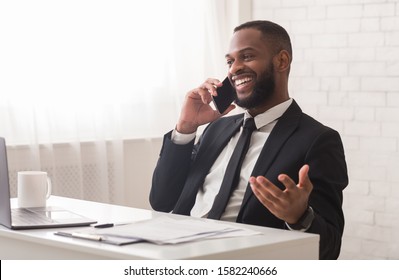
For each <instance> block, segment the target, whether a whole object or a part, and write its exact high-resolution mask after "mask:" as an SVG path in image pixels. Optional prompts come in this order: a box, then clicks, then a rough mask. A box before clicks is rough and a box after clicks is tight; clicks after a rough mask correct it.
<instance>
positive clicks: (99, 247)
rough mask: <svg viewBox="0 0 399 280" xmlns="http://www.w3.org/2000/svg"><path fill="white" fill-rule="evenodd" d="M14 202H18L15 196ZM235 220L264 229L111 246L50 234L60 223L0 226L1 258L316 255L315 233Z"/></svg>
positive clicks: (100, 210) (84, 207) (84, 209)
mask: <svg viewBox="0 0 399 280" xmlns="http://www.w3.org/2000/svg"><path fill="white" fill-rule="evenodd" d="M12 204H13V205H16V201H15V199H12ZM48 205H51V206H60V207H63V208H66V209H68V210H71V211H73V212H76V213H79V214H81V215H85V216H87V217H90V218H93V219H96V220H97V221H99V222H118V221H119V222H122V221H139V220H144V219H151V218H153V217H157V216H159V215H170V216H171V217H173V218H175V219H179V218H185V219H187V217H186V216H180V215H172V214H165V213H159V212H154V211H149V210H143V209H136V208H130V207H122V206H116V205H109V204H103V203H96V202H90V201H83V200H77V199H70V198H63V197H56V196H53V197H51V198H50V199H49V201H48ZM209 222H215V221H209ZM217 222H219V221H217ZM235 225H236V226H240V227H248V228H250V229H253V230H256V231H261V232H262V234H261V235H255V236H250V237H234V238H223V239H209V240H201V241H195V242H189V243H183V244H178V245H154V244H149V243H137V244H131V245H125V246H114V245H108V244H102V243H100V242H94V241H89V240H80V239H74V238H67V237H62V236H57V235H54V232H56V231H58V230H60V229H36V230H18V231H16V230H9V229H7V228H5V227H3V226H0V259H2V260H5V259H59V260H60V259H163V260H173V259H275V260H277V259H318V248H319V236H318V235H315V234H308V233H302V232H291V231H287V230H278V229H272V228H265V227H256V226H250V225H242V224H235ZM67 230H70V228H68V229H67ZM160 230H162V229H160Z"/></svg>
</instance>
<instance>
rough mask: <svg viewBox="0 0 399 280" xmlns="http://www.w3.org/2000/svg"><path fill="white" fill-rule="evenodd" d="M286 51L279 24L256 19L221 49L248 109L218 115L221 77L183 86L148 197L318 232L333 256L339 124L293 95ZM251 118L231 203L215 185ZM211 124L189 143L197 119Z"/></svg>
mask: <svg viewBox="0 0 399 280" xmlns="http://www.w3.org/2000/svg"><path fill="white" fill-rule="evenodd" d="M291 60H292V49H291V42H290V38H289V35H288V34H287V32H286V31H285V30H284V28H282V27H281V26H279V25H277V24H275V23H272V22H268V21H253V22H247V23H244V24H242V25H240V26H238V27H236V28H235V30H234V34H233V37H232V40H231V43H230V49H229V52H228V53H227V55H226V61H227V65H228V77H229V80H230V82H231V83H232V85H233V86H234V88H235V89H236V92H237V98H236V101H235V103H236V104H237V105H238V106H240V107H242V108H245V109H246V112H245V113H244V114H239V115H234V116H228V117H223V118H221V116H222V115H221V114H220V113H219V112H218V111H216V110H214V109H213V108H212V107H211V106H210V103H211V101H212V95H214V96H215V95H217V88H218V87H220V86H221V82H220V81H219V80H217V79H208V80H206V81H205V82H204V83H203V84H202V85H201V86H200V87H198V88H196V89H193V90H191V91H190V92H188V93H187V95H186V98H185V101H184V104H183V107H182V111H181V115H180V117H179V120H178V122H177V125H176V128H175V130H173V131H171V132H169V133H168V134H166V135H165V137H164V142H163V147H162V150H161V153H160V158H159V160H158V163H157V166H156V168H155V171H154V175H153V184H152V189H151V193H150V202H151V205H152V207H153V208H154V209H155V210H158V211H165V212H169V211H173V213H177V214H184V215H192V216H196V217H204V218H205V217H208V218H214V217H215V215H214V208H217V207H219V208H222V210H223V211H222V213H221V215H219V216H217V215H216V218H217V219H218V218H220V219H221V220H226V221H236V222H239V223H246V224H254V225H261V226H267V227H273V228H281V229H288V230H301V231H307V232H312V233H317V234H319V235H320V252H319V256H320V258H321V259H336V258H338V256H339V253H340V248H341V238H342V233H343V229H344V216H343V212H342V191H343V189H344V188H345V187H346V186H347V184H348V177H347V168H346V163H345V156H344V150H343V146H342V142H341V139H340V136H339V134H338V133H337V132H336V131H334V130H332V129H330V128H328V127H326V126H324V125H322V124H320V123H319V122H317V121H316V120H314V119H312V118H311V117H309V116H308V115H306V114H304V113H302V111H301V109H300V108H299V106H298V105H297V103H296V102H295V101H294V100H293V99H290V97H289V94H288V76H289V71H290V64H291ZM234 108H235V105H230V107H229V108H228V109H227V110H226V111H225V112H224V113H223V115H225V114H227V113H228V112H230V111H231V110H233V109H234ZM252 118H253V120H254V121H255V125H256V130H255V131H254V132H253V133H252V136H251V140H250V141H251V142H250V146H249V149H248V152H247V153H246V156H245V158H244V161H243V162H242V165H241V167H240V174H239V177H238V179H237V181H236V182H235V183H234V184H235V185H234V186H232V187H233V190H232V191H231V194H230V197H229V199H228V202H226V203H227V205H226V206H224V205H223V206H220V203H219V202H218V201H219V200H218V199H219V198H218V196H219V195H218V192H219V189H221V188H223V187H221V184H222V185H223V184H224V183H222V182H223V181H224V180H225V179H226V178H224V174H225V171H226V172H230V171H228V169H229V167H228V164H230V163H229V160H230V158H231V157H232V154H233V150H234V148H235V146H236V144H237V142H239V141H240V140H239V137H240V134H243V132H242V131H244V129H243V128H240V126H241V124H242V123H243V119H245V122H247V119H252ZM207 123H210V124H209V125H208V126H207V128H206V129H205V131H204V132H203V134H202V136H201V137H200V139H199V141H198V142H197V143H194V138H195V136H196V131H197V128H198V127H199V126H200V125H203V124H207ZM226 177H230V178H231V177H232V176H230V175H229V176H226ZM226 180H228V179H226ZM220 196H221V195H220ZM214 202H215V203H214ZM218 204H219V205H218Z"/></svg>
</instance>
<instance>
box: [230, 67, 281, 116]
mask: <svg viewBox="0 0 399 280" xmlns="http://www.w3.org/2000/svg"><path fill="white" fill-rule="evenodd" d="M273 73H274V66H273V63H270V65H269V67H268V68H267V69H266V70H265V71H264V72H263V73H262V74H261V75H260V77H261V78H260V79H259V80H258V81H257V82H256V83H255V86H254V88H253V90H252V94H251V95H250V96H249V97H247V98H244V99H238V98H237V99H236V100H235V104H237V105H238V106H240V107H241V108H244V109H251V108H255V107H257V106H259V105H260V104H263V103H264V102H265V101H267V100H268V99H269V98H270V97H271V96H272V95H273V93H274V89H275V87H276V84H275V82H274V74H273Z"/></svg>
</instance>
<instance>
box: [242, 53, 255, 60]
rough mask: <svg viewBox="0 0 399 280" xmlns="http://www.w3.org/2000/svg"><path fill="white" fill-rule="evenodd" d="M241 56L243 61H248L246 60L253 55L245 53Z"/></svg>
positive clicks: (250, 58)
mask: <svg viewBox="0 0 399 280" xmlns="http://www.w3.org/2000/svg"><path fill="white" fill-rule="evenodd" d="M242 58H243V59H244V60H245V61H248V60H252V59H253V58H254V55H253V54H250V53H246V54H243V56H242Z"/></svg>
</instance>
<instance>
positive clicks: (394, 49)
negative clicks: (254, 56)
mask: <svg viewBox="0 0 399 280" xmlns="http://www.w3.org/2000/svg"><path fill="white" fill-rule="evenodd" d="M252 17H253V19H268V20H272V21H275V22H277V23H279V24H281V25H282V26H284V27H285V28H286V29H287V31H288V32H289V33H290V35H291V39H292V43H293V48H294V61H293V65H292V71H291V78H290V86H289V88H290V94H291V96H292V97H294V98H295V99H296V100H297V101H298V102H299V104H300V105H301V106H302V108H303V109H304V111H306V112H307V113H308V114H310V115H313V116H314V117H315V118H317V119H319V120H320V121H322V122H323V123H325V124H326V125H329V126H331V127H333V128H335V129H336V130H338V131H339V132H340V133H341V136H342V138H343V142H344V146H345V151H346V157H347V163H348V168H349V177H350V183H349V186H348V188H347V189H346V190H345V192H344V211H345V216H346V227H345V233H344V239H343V247H342V252H341V256H340V258H341V259H399V1H398V0H296V1H289V0H273V1H265V0H252Z"/></svg>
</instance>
